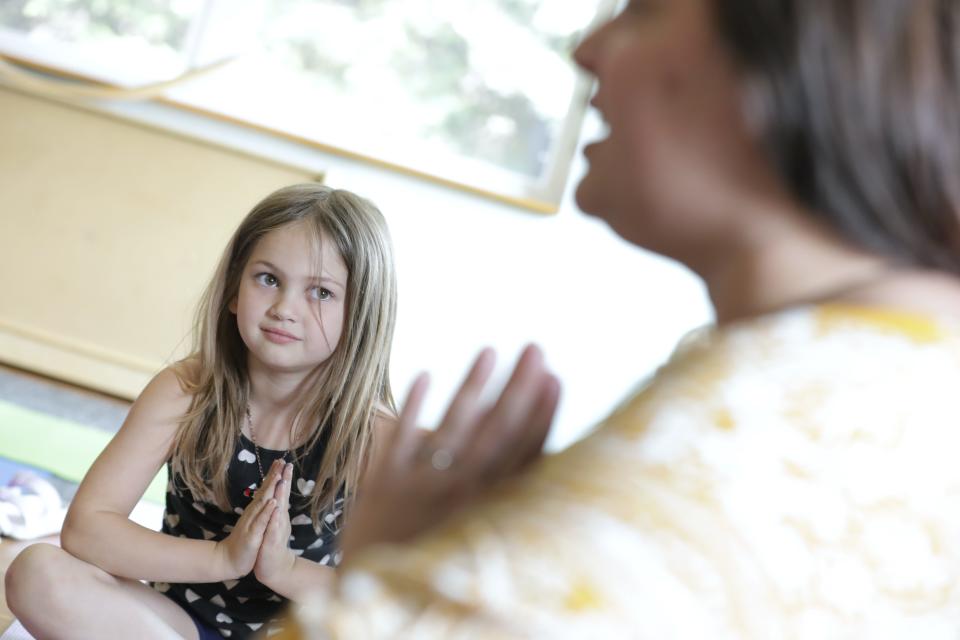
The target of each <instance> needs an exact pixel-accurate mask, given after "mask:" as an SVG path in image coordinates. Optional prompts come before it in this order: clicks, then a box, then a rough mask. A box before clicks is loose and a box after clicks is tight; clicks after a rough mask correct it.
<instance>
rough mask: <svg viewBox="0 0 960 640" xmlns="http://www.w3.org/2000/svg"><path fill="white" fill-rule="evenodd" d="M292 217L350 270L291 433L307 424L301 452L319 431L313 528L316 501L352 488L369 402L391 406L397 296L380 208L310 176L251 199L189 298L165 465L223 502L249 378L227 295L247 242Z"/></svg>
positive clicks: (377, 408) (373, 407) (367, 437)
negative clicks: (176, 420)
mask: <svg viewBox="0 0 960 640" xmlns="http://www.w3.org/2000/svg"><path fill="white" fill-rule="evenodd" d="M293 223H306V226H307V228H309V229H310V230H311V231H312V232H313V234H314V237H315V240H316V243H317V246H319V243H320V242H321V235H322V236H323V237H325V238H326V239H328V241H330V242H332V243H333V244H334V245H335V246H336V248H337V250H338V251H339V253H340V255H341V256H342V258H343V261H344V263H345V264H346V266H347V270H348V282H347V291H346V300H345V302H346V305H345V307H346V309H345V318H344V328H343V332H342V334H341V336H340V341H339V343H338V344H337V346H336V348H335V349H334V352H333V353H332V354H331V355H330V357H329V358H328V359H327V360H326V361H325V362H324V365H323V366H322V367H318V369H317V371H316V372H315V373H314V374H311V375H312V380H311V389H310V390H309V392H308V393H306V394H304V398H305V400H304V403H303V405H302V406H300V407H298V408H297V411H296V419H295V420H294V424H293V426H292V432H291V433H293V434H296V435H297V436H298V438H297V439H298V440H299V439H300V437H299V436H300V434H303V433H305V432H307V433H310V434H311V435H310V436H309V438H308V439H307V440H306V443H305V444H306V449H305V450H306V451H312V450H313V449H314V448H315V447H316V446H318V444H319V443H320V442H321V439H323V438H325V439H326V443H327V444H326V450H325V452H324V454H323V457H322V460H321V463H320V467H319V471H318V473H317V477H316V478H315V481H316V485H315V486H316V489H315V490H314V491H313V493H312V495H311V497H310V503H311V504H310V514H311V517H312V518H313V521H314V526H315V527H318V526H319V517H320V514H321V512H322V511H323V510H324V509H325V508H329V507H330V506H331V505H333V503H334V501H335V500H336V499H337V497H338V495H339V494H340V492H341V491H343V495H344V496H345V497H346V498H348V499H349V497H350V496H351V495H352V494H353V493H354V492H355V490H356V486H357V482H358V480H359V477H360V475H361V474H362V472H363V467H364V465H365V464H366V459H367V457H368V454H369V451H370V450H371V443H372V440H373V437H374V432H373V425H374V421H375V419H376V418H377V415H378V413H379V412H381V411H388V412H392V413H393V414H396V407H395V404H394V400H393V393H392V391H391V389H390V376H389V369H390V346H391V342H392V340H393V328H394V323H395V317H396V302H397V293H396V289H397V288H396V277H395V274H394V269H393V255H392V248H391V243H390V237H389V233H388V231H387V226H386V222H385V221H384V218H383V216H382V214H381V213H380V211H379V210H378V209H377V208H376V207H375V206H374V205H373V204H372V203H371V202H369V201H367V200H365V199H364V198H361V197H359V196H357V195H355V194H353V193H350V192H349V191H343V190H340V189H331V188H329V187H326V186H323V185H319V184H298V185H293V186H289V187H285V188H283V189H280V190H278V191H275V192H274V193H271V194H270V195H269V196H267V197H266V198H264V199H263V200H262V201H261V202H260V203H259V204H257V205H256V206H255V207H254V208H253V210H251V211H250V213H249V214H247V216H246V217H245V218H244V219H243V221H242V222H241V223H240V226H239V227H238V228H237V230H236V231H235V232H234V234H233V237H232V238H231V239H230V242H229V243H228V244H227V248H226V250H225V251H224V253H223V256H222V257H221V259H220V262H219V264H218V266H217V269H216V272H215V274H214V276H213V279H212V281H211V282H210V284H209V285H208V286H207V289H206V291H205V292H204V294H203V297H202V299H201V301H200V304H199V306H198V308H197V315H196V323H195V327H194V349H193V353H192V355H191V356H189V357H188V358H187V359H185V361H184V362H183V364H184V365H185V366H182V367H178V375H179V377H180V380H181V384H182V385H183V386H184V388H185V389H186V390H187V392H189V393H191V394H192V395H193V400H192V402H191V405H190V409H189V411H188V412H187V414H186V415H185V416H184V417H183V419H182V421H181V424H180V429H179V431H178V433H177V438H176V442H175V444H174V447H173V454H172V458H171V466H172V469H173V473H174V475H176V476H179V477H180V478H181V479H182V482H183V483H184V484H185V485H186V487H187V489H188V490H189V491H190V492H191V493H192V494H193V495H194V496H197V497H198V498H201V499H204V500H206V501H208V502H211V503H213V504H216V505H218V506H219V507H220V508H221V509H223V510H225V511H230V507H229V499H228V495H227V490H228V484H227V473H226V470H227V467H228V466H229V464H230V459H231V457H232V456H233V453H234V451H235V448H236V444H237V442H238V440H239V438H240V425H241V424H242V420H243V419H244V417H245V412H246V408H247V403H248V400H249V394H250V382H249V378H248V376H247V359H246V356H247V348H246V346H245V345H244V343H243V340H242V339H241V337H240V333H239V330H238V329H237V321H236V317H235V316H234V315H233V313H231V311H230V310H229V308H228V306H229V304H230V301H231V300H233V299H234V298H235V297H236V295H237V292H238V290H239V286H240V278H241V275H242V273H243V270H244V268H245V267H246V263H247V261H248V259H249V257H250V255H251V253H253V250H254V248H255V247H256V245H257V242H259V240H260V239H261V238H263V237H264V236H265V235H267V234H268V233H270V232H271V231H274V230H276V229H279V228H281V227H284V226H286V225H288V224H293ZM294 444H295V443H294V442H291V447H293V445H294ZM292 451H293V453H294V455H295V456H296V455H297V454H296V449H293V448H292ZM298 462H299V461H298Z"/></svg>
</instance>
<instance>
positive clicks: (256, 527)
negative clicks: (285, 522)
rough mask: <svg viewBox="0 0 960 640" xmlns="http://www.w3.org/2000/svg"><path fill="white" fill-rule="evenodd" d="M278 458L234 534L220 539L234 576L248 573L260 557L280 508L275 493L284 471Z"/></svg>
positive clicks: (222, 556) (227, 569)
mask: <svg viewBox="0 0 960 640" xmlns="http://www.w3.org/2000/svg"><path fill="white" fill-rule="evenodd" d="M277 462H279V461H274V463H273V466H271V467H270V471H269V472H267V477H266V478H265V479H264V481H263V485H262V486H261V487H260V488H259V489H257V491H256V493H254V494H253V501H252V502H251V503H250V504H248V505H247V508H246V509H244V510H243V513H242V514H241V515H240V519H239V520H237V524H236V525H235V526H234V528H233V531H231V532H230V535H228V536H227V537H226V538H224V539H223V540H220V541H219V542H217V545H216V547H215V550H216V552H217V554H218V555H219V556H220V561H221V566H222V567H223V568H224V573H225V574H226V575H228V576H229V578H230V579H233V578H239V577H242V576H245V575H247V574H248V573H250V571H252V570H253V566H254V564H255V563H256V561H257V554H258V553H259V551H260V544H261V543H262V542H263V535H264V532H265V531H266V529H267V523H268V522H269V521H270V517H271V516H272V515H273V512H274V511H275V510H276V508H277V499H276V498H274V495H273V494H274V491H275V489H276V487H277V484H278V483H279V481H280V473H281V471H282V466H280V465H278V464H277Z"/></svg>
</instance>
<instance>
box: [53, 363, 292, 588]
mask: <svg viewBox="0 0 960 640" xmlns="http://www.w3.org/2000/svg"><path fill="white" fill-rule="evenodd" d="M189 405H190V396H189V394H187V393H186V392H185V391H184V390H183V388H182V387H181V386H180V381H179V380H178V378H177V375H176V373H175V372H174V370H173V369H172V368H167V369H165V370H164V371H162V372H160V373H159V374H158V375H157V376H156V377H155V378H154V379H153V380H152V381H150V383H149V384H148V385H147V387H146V388H145V389H144V390H143V392H142V393H141V394H140V397H139V398H137V401H136V402H135V403H134V404H133V406H132V407H131V409H130V413H129V414H128V415H127V419H126V420H125V421H124V423H123V426H122V427H121V428H120V431H119V432H117V434H116V436H114V438H113V439H112V440H111V441H110V443H109V444H108V445H107V447H106V448H105V449H104V450H103V452H102V453H101V454H100V455H99V456H98V457H97V459H96V461H95V462H94V463H93V466H92V467H91V468H90V470H89V471H88V472H87V475H86V476H85V477H84V479H83V482H82V483H81V484H80V488H79V489H78V491H77V494H76V496H75V497H74V499H73V502H72V503H71V505H70V509H69V511H68V512H67V517H66V520H65V522H64V526H63V531H62V533H61V537H60V540H61V544H62V545H63V548H64V549H66V550H67V551H68V552H69V553H71V554H72V555H74V556H76V557H77V558H80V559H81V560H84V561H86V562H89V563H91V564H94V565H96V566H98V567H100V568H101V569H103V570H104V571H107V572H108V573H110V574H113V575H115V576H118V577H124V578H132V579H139V580H156V581H163V582H216V581H221V580H227V579H232V578H237V577H239V576H240V575H244V574H245V573H247V572H249V570H250V568H252V561H251V562H250V567H247V568H246V571H242V569H243V568H244V567H242V566H237V565H238V564H242V562H240V563H238V562H237V560H238V558H237V555H238V554H237V553H236V550H237V549H236V547H237V545H235V544H224V543H226V542H227V541H226V540H225V541H222V542H212V541H207V540H191V539H186V538H177V537H173V536H169V535H166V534H163V533H158V532H156V531H152V530H150V529H147V528H145V527H141V526H140V525H138V524H136V523H134V522H132V521H131V520H130V519H129V515H130V512H131V511H132V510H133V507H134V505H135V504H136V503H137V501H138V500H139V499H140V498H141V497H142V496H143V493H144V491H145V490H146V488H147V485H148V484H149V483H150V481H151V480H152V479H153V477H154V476H155V475H156V474H157V472H158V471H159V470H160V468H161V467H162V466H163V464H164V463H165V462H166V460H167V458H168V457H169V455H170V452H171V450H172V447H173V442H174V437H175V435H176V432H177V428H178V425H179V420H180V419H181V418H182V417H183V415H184V414H185V413H186V411H187V409H188V408H189ZM276 481H277V478H276V477H275V478H274V482H276ZM264 488H266V483H265V487H264ZM272 493H273V491H272V487H271V491H269V492H267V491H263V492H262V495H261V496H258V500H255V501H254V503H251V505H250V506H249V507H248V508H247V510H246V512H245V515H244V517H241V521H243V520H244V519H246V522H243V525H244V526H243V527H241V523H240V522H238V524H237V529H235V531H237V530H239V529H241V528H242V529H243V531H237V532H238V533H240V534H241V535H240V537H241V538H244V539H245V540H244V541H245V542H246V543H247V545H250V544H253V543H254V542H255V544H254V545H253V546H254V550H253V552H252V553H253V559H255V558H256V548H258V547H259V543H260V539H261V538H262V535H263V529H264V528H265V527H266V523H267V522H268V521H269V517H270V515H271V513H272V511H273V508H274V505H275V502H274V501H273V500H272ZM258 529H259V536H258V535H257V531H258ZM231 537H232V535H231ZM237 541H238V540H234V542H237Z"/></svg>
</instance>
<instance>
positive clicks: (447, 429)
mask: <svg viewBox="0 0 960 640" xmlns="http://www.w3.org/2000/svg"><path fill="white" fill-rule="evenodd" d="M494 360H495V358H494V354H493V352H492V351H491V350H484V351H482V352H481V353H480V355H479V356H478V357H477V359H476V361H475V362H474V364H473V366H472V367H471V369H470V371H469V373H468V374H467V377H466V379H465V380H464V381H463V383H462V384H461V386H460V389H459V390H458V391H457V393H456V394H455V395H454V397H453V400H452V401H451V403H450V406H449V407H448V408H447V411H446V414H445V416H444V418H443V421H442V422H441V424H440V426H439V427H437V429H436V430H435V431H434V432H432V433H425V432H423V431H420V430H419V429H417V427H416V421H417V416H418V414H419V412H420V408H421V406H422V404H423V399H424V396H425V395H426V391H427V385H428V382H427V377H426V376H425V375H421V376H420V377H418V378H417V380H416V381H415V382H414V384H413V387H412V388H411V390H410V394H409V396H408V397H407V401H406V404H405V405H404V407H403V410H402V411H401V413H400V418H399V422H398V425H397V428H396V430H395V431H394V433H393V435H392V438H391V441H390V442H388V443H387V444H386V446H385V447H384V448H383V449H382V450H381V455H380V456H379V458H378V459H377V460H374V462H373V464H374V467H373V468H372V469H371V471H370V472H369V474H368V476H367V478H366V480H365V482H364V484H363V485H362V486H361V487H360V492H359V494H358V496H357V500H356V503H355V504H354V506H353V509H352V510H351V514H350V516H349V518H348V519H347V524H346V527H345V530H344V534H343V537H342V539H341V547H342V549H343V553H344V558H345V559H349V558H351V557H353V556H354V555H355V554H356V553H357V552H358V551H360V550H361V549H363V548H365V547H367V546H369V545H372V544H375V543H384V542H387V543H389V542H401V541H404V540H407V539H409V538H412V537H413V536H415V535H417V534H419V533H421V532H423V531H425V530H426V529H429V528H430V527H432V526H434V525H435V524H436V523H437V522H439V521H440V520H441V519H443V518H445V517H447V516H448V515H449V514H450V513H452V512H453V511H454V510H456V509H458V508H460V507H462V506H464V505H465V504H467V503H468V502H469V501H471V500H472V499H473V498H475V497H476V496H477V495H478V494H480V493H481V492H482V491H484V490H487V489H489V488H490V487H492V486H493V485H494V484H496V483H497V482H499V481H500V480H503V479H504V478H507V477H510V476H512V475H514V474H516V473H517V472H518V471H520V470H522V469H523V468H524V467H526V466H527V465H528V464H529V463H530V462H531V461H532V460H534V459H535V458H536V457H538V456H539V454H540V451H541V449H542V447H543V442H544V440H545V439H546V436H547V433H548V432H549V430H550V425H551V424H552V422H553V416H554V414H555V413H556V409H557V403H558V401H559V397H560V384H559V382H558V381H557V378H556V377H555V376H554V375H553V374H551V373H550V372H549V370H548V369H547V368H546V366H545V364H544V361H543V354H542V353H541V351H540V349H538V348H537V347H535V346H529V347H527V348H526V349H525V350H524V351H523V353H522V354H521V356H520V359H519V360H518V362H517V364H516V366H515V368H514V370H513V373H512V375H511V377H510V380H509V381H508V382H507V384H506V386H504V388H503V390H502V391H501V392H500V395H499V397H498V398H497V400H496V402H495V403H494V404H493V406H489V407H487V406H481V402H480V396H481V394H482V392H483V389H484V387H485V385H486V383H487V381H488V380H489V378H490V374H491V373H492V371H493V365H494Z"/></svg>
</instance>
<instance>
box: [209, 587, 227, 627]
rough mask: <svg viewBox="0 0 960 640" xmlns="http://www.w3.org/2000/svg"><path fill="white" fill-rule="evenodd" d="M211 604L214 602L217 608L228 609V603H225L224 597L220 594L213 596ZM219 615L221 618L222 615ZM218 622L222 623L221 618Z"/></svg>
mask: <svg viewBox="0 0 960 640" xmlns="http://www.w3.org/2000/svg"><path fill="white" fill-rule="evenodd" d="M210 602H212V603H213V604H215V605H217V606H218V607H220V608H221V609H226V608H227V603H226V602H224V600H223V596H221V595H220V594H219V593H218V594H217V595H215V596H213V597H212V598H210ZM217 615H218V616H219V615H220V614H217ZM217 622H220V618H219V617H218V618H217Z"/></svg>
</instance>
